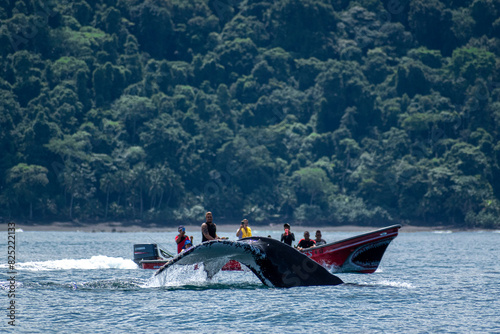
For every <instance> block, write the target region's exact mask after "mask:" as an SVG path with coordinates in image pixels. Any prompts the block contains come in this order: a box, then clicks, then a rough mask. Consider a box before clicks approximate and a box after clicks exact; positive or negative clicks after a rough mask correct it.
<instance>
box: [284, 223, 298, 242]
mask: <svg viewBox="0 0 500 334" xmlns="http://www.w3.org/2000/svg"><path fill="white" fill-rule="evenodd" d="M283 228H284V229H285V233H283V234H282V235H281V242H284V243H285V244H287V245H288V246H292V242H293V241H295V234H293V233H292V232H291V231H290V224H288V223H285V224H284V225H283Z"/></svg>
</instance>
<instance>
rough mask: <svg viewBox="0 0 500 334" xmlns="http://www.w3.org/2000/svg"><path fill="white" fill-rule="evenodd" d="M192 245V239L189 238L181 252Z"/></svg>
mask: <svg viewBox="0 0 500 334" xmlns="http://www.w3.org/2000/svg"><path fill="white" fill-rule="evenodd" d="M191 247H193V244H192V243H191V241H190V240H189V239H187V240H186V242H185V243H184V247H183V248H182V250H181V252H183V251H185V250H186V249H189V248H191Z"/></svg>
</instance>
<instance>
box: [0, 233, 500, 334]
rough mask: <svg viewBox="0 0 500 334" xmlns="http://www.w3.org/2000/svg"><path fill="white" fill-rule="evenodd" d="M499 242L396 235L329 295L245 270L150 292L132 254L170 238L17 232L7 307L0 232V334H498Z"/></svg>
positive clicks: (183, 272) (187, 274)
mask: <svg viewBox="0 0 500 334" xmlns="http://www.w3.org/2000/svg"><path fill="white" fill-rule="evenodd" d="M499 232H500V231H491V232H453V233H451V232H448V233H443V232H440V233H436V232H417V233H404V232H401V233H400V234H399V236H398V237H397V238H396V239H395V240H393V242H392V243H391V244H390V245H389V247H388V248H387V251H386V253H385V255H384V258H383V260H382V263H381V265H380V267H379V269H378V270H377V271H376V272H375V273H374V274H339V275H338V276H339V277H340V278H341V279H342V280H343V281H344V282H346V284H343V285H339V286H321V287H296V288H289V289H277V288H268V287H265V286H264V285H262V283H261V282H260V281H259V280H258V279H257V278H256V277H255V276H254V275H253V274H252V273H251V272H220V273H218V274H217V275H216V276H215V277H214V278H213V279H212V280H211V281H208V280H207V279H206V278H205V275H204V273H203V271H202V270H192V269H190V268H178V269H175V270H173V271H172V273H171V275H170V276H169V278H168V279H167V280H166V281H164V282H159V281H158V280H155V279H154V278H153V274H154V271H152V270H143V269H138V268H137V267H136V265H135V264H134V262H133V261H132V260H131V259H132V257H133V253H132V246H133V244H134V243H158V244H159V245H161V246H162V248H166V249H168V250H170V251H172V252H174V251H175V249H176V248H175V243H174V241H173V240H174V237H175V235H176V233H173V232H172V233H170V232H169V233H84V232H22V231H17V232H16V234H15V237H16V254H15V255H16V264H15V272H16V274H15V275H13V276H14V277H15V280H16V283H15V297H12V298H10V297H9V295H10V294H9V290H10V289H12V286H11V285H10V283H11V282H9V279H10V278H11V276H12V275H11V274H9V271H10V269H9V266H8V264H7V251H8V235H7V232H6V231H4V232H2V233H1V234H0V245H1V246H0V249H2V250H3V253H4V255H3V259H4V261H3V262H2V263H1V264H0V272H1V276H0V287H2V290H3V292H4V293H3V297H2V298H1V299H0V304H2V310H3V311H2V313H3V314H2V316H1V317H0V332H15V333H178V332H186V333H190V332H191V333H259V332H262V333H285V332H286V333H304V332H311V333H368V332H384V333H403V332H404V333H500V301H499V299H500V263H499V255H500V233H499ZM279 233H280V232H278V231H267V230H259V229H258V228H256V229H255V230H254V235H263V236H267V235H271V236H272V237H274V238H278V237H279ZM298 233H299V231H296V234H298ZM358 233H359V232H358ZM358 233H355V232H352V233H348V232H342V233H339V232H335V233H323V237H324V238H325V239H326V240H327V241H334V240H338V239H342V238H346V237H350V236H353V235H356V234H358ZM220 235H222V236H225V234H224V233H220ZM227 236H229V237H230V238H232V233H231V234H227ZM12 300H14V303H15V321H14V323H15V326H12V325H10V324H9V321H12V320H11V319H9V314H10V313H9V312H10V310H9V309H8V308H9V306H10V302H11V301H12Z"/></svg>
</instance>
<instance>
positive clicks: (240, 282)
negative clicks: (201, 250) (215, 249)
mask: <svg viewBox="0 0 500 334" xmlns="http://www.w3.org/2000/svg"><path fill="white" fill-rule="evenodd" d="M142 287H143V288H167V289H179V288H181V289H189V290H192V289H242V288H246V289H255V288H262V287H265V286H264V285H263V284H262V283H261V282H260V281H259V279H258V278H257V277H256V276H254V275H253V273H251V272H250V271H220V272H219V273H217V274H216V275H215V276H214V277H213V278H212V279H208V278H207V274H206V272H205V271H204V270H203V265H202V264H198V265H186V266H172V267H170V268H167V269H166V270H165V271H164V272H162V273H161V274H159V275H158V276H153V277H151V278H150V279H149V280H148V281H147V282H145V283H144V284H143V285H142Z"/></svg>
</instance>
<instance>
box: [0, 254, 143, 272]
mask: <svg viewBox="0 0 500 334" xmlns="http://www.w3.org/2000/svg"><path fill="white" fill-rule="evenodd" d="M1 267H6V265H0V268H1ZM137 268H138V267H137V265H136V264H135V263H134V261H132V260H130V259H124V258H121V257H109V256H104V255H96V256H92V257H91V258H90V259H63V260H53V261H38V262H19V263H16V269H18V270H28V271H46V270H70V269H83V270H95V269H137Z"/></svg>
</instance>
